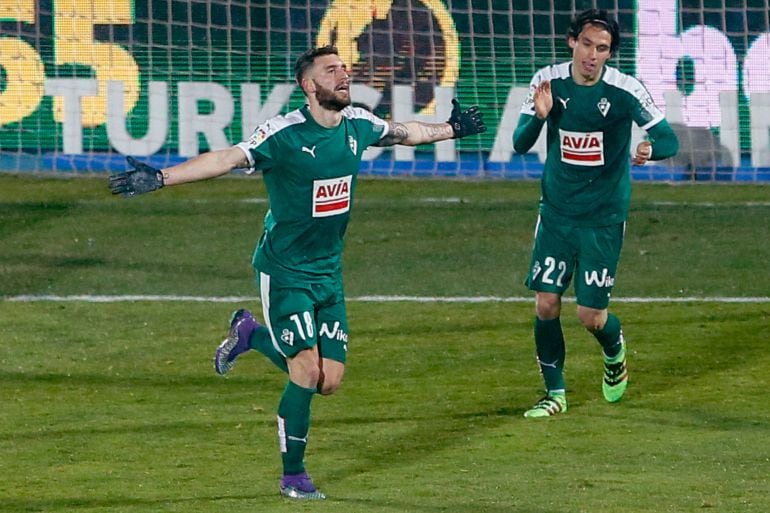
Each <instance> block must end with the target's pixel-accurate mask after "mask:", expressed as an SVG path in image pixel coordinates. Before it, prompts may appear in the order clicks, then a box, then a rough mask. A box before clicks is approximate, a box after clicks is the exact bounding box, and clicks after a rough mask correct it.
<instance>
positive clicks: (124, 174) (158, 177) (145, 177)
mask: <svg viewBox="0 0 770 513" xmlns="http://www.w3.org/2000/svg"><path fill="white" fill-rule="evenodd" d="M126 161H127V162H128V165H129V166H132V167H133V168H134V169H131V170H129V171H121V172H119V173H113V174H111V175H110V191H112V194H122V195H123V197H124V198H130V197H132V196H136V195H138V194H144V193H145V192H152V191H156V190H158V189H160V188H161V187H163V185H164V183H163V173H161V172H160V169H155V168H154V167H152V166H148V165H147V164H142V163H141V162H139V161H137V160H136V159H135V158H134V157H126Z"/></svg>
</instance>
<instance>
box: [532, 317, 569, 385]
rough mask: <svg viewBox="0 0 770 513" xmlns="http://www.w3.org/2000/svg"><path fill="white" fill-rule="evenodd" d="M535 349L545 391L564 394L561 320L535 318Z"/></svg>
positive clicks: (563, 355) (563, 354)
mask: <svg viewBox="0 0 770 513" xmlns="http://www.w3.org/2000/svg"><path fill="white" fill-rule="evenodd" d="M535 347H536V349H537V360H538V363H539V364H540V372H541V373H542V374H543V381H544V382H545V389H546V390H548V391H559V392H561V393H564V388H565V385H564V358H565V356H566V350H565V348H564V333H563V332H562V329H561V320H560V319H559V318H558V317H557V318H556V319H549V320H547V321H543V320H541V319H538V318H537V317H535Z"/></svg>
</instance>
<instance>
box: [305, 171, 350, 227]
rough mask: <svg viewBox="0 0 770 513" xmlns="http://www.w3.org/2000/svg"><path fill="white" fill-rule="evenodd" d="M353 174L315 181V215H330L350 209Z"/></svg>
mask: <svg viewBox="0 0 770 513" xmlns="http://www.w3.org/2000/svg"><path fill="white" fill-rule="evenodd" d="M352 182H353V176H352V175H347V176H341V177H339V178H331V179H328V180H314V181H313V217H329V216H336V215H339V214H344V213H345V212H347V211H349V210H350V199H351V190H350V188H351V184H352Z"/></svg>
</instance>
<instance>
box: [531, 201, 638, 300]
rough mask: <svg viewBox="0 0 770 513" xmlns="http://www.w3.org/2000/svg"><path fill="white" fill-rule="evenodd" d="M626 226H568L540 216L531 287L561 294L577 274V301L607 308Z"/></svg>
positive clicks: (536, 231) (533, 250)
mask: <svg viewBox="0 0 770 513" xmlns="http://www.w3.org/2000/svg"><path fill="white" fill-rule="evenodd" d="M625 230H626V223H617V224H613V225H609V226H599V227H588V226H568V225H563V224H559V223H553V222H548V221H546V220H544V219H543V218H542V216H541V217H539V218H538V220H537V226H536V228H535V243H534V246H533V248H532V261H531V264H530V267H529V275H528V276H527V279H526V281H525V285H527V287H529V289H530V290H535V291H538V292H553V293H556V294H559V295H562V294H564V292H565V291H566V290H567V288H568V287H569V285H570V283H571V282H572V278H573V276H576V279H575V296H576V299H577V303H578V304H579V305H581V306H586V307H589V308H596V309H598V310H603V309H605V308H607V305H609V302H610V295H611V293H612V287H613V286H614V285H615V271H616V270H617V267H618V260H619V259H620V250H621V248H622V247H623V236H624V235H625Z"/></svg>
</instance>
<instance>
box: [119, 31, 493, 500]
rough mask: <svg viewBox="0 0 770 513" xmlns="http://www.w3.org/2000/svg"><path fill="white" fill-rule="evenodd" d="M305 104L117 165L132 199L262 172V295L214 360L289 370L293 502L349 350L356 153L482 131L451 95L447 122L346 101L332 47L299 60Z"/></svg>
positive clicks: (288, 461) (283, 414)
mask: <svg viewBox="0 0 770 513" xmlns="http://www.w3.org/2000/svg"><path fill="white" fill-rule="evenodd" d="M295 77H296V80H297V83H298V84H299V86H300V87H301V88H302V91H303V93H304V94H305V96H306V98H307V104H306V105H305V106H304V107H302V108H300V109H297V110H295V111H292V112H290V113H288V114H286V115H285V116H276V117H274V118H271V119H269V120H267V121H266V122H265V123H263V124H261V125H260V126H258V127H257V129H256V130H255V131H254V133H253V134H252V135H251V137H250V138H249V139H248V140H246V141H244V142H241V143H239V144H237V145H235V146H233V147H231V148H227V149H223V150H219V151H212V152H209V153H204V154H202V155H199V156H198V157H195V158H192V159H190V160H188V161H186V162H183V163H181V164H178V165H176V166H173V167H170V168H168V169H162V170H159V169H154V168H151V167H149V166H147V165H145V164H142V163H139V162H137V161H136V160H134V159H131V158H129V163H130V164H131V165H132V166H133V167H134V169H132V170H129V171H128V172H120V173H115V174H113V175H112V176H111V177H110V187H111V189H112V192H113V193H115V194H122V195H124V196H133V195H136V194H141V193H144V192H149V191H152V190H155V189H159V188H161V187H164V186H170V185H178V184H182V183H187V182H194V181H198V180H205V179H209V178H214V177H217V176H220V175H224V174H226V173H228V172H230V171H232V170H234V169H236V168H248V169H249V172H255V171H261V172H262V176H263V178H264V181H265V185H266V187H267V193H268V197H269V202H270V209H269V210H268V212H267V214H266V216H265V220H264V231H263V233H262V236H261V238H260V240H259V242H258V244H257V247H256V250H255V252H254V256H253V265H254V269H255V271H256V276H257V284H258V287H259V290H260V295H261V306H262V318H263V321H262V322H259V321H257V319H256V318H255V317H254V315H252V313H251V312H250V311H249V310H246V309H239V310H237V311H236V312H234V314H233V317H232V319H231V321H230V329H229V331H228V334H227V337H226V338H225V340H224V341H223V342H222V343H221V344H220V345H219V347H218V348H217V349H216V352H215V357H214V367H215V370H216V372H217V373H218V374H226V373H227V372H229V371H230V370H231V369H232V368H233V365H234V364H235V362H236V358H237V357H238V356H240V355H242V354H243V353H245V352H247V351H249V350H250V349H256V350H257V351H259V352H260V353H262V354H263V355H265V356H266V357H267V358H269V359H270V361H272V362H273V363H274V364H275V365H276V366H277V367H278V368H280V369H281V370H282V371H283V372H286V373H287V374H288V381H287V385H286V388H285V389H284V392H283V395H282V397H281V400H280V403H279V405H278V416H277V421H278V439H279V446H280V452H281V459H282V463H283V475H282V477H281V480H280V492H281V495H283V496H284V497H288V498H291V499H308V500H314V499H324V498H325V495H324V494H323V493H321V492H320V491H319V490H317V489H316V487H315V486H314V484H313V482H312V480H311V479H310V477H309V476H308V474H307V472H306V471H305V461H304V455H305V448H306V446H307V443H308V432H309V426H310V404H311V401H312V400H313V398H314V397H315V395H316V394H322V395H328V394H332V393H334V392H335V391H336V390H337V388H338V387H339V386H340V384H341V382H342V376H343V374H344V371H345V362H346V360H347V353H348V342H349V340H348V319H347V312H346V307H345V296H344V291H343V286H342V269H341V260H342V249H343V238H344V235H345V230H346V228H347V225H348V220H349V218H350V212H351V209H352V207H353V201H354V196H355V190H356V178H357V175H358V169H359V165H360V163H361V158H362V155H363V152H364V150H365V149H366V148H367V147H369V146H391V145H394V144H402V145H407V146H416V145H418V144H427V143H433V142H437V141H443V140H446V139H451V138H461V137H465V136H469V135H474V134H478V133H480V132H483V131H484V130H486V127H485V125H484V122H483V119H482V116H481V113H480V112H479V109H478V107H471V108H469V109H467V110H462V109H461V108H460V106H459V104H458V103H457V101H456V100H453V103H454V109H453V110H452V113H451V116H450V118H449V120H448V121H447V122H445V123H423V122H418V121H408V122H404V123H398V122H394V121H385V120H383V119H381V118H379V117H377V116H375V115H373V114H372V113H371V112H369V111H367V110H364V109H362V108H359V107H353V106H351V98H350V77H349V75H348V72H347V69H346V67H345V64H344V63H343V62H342V60H341V59H340V57H339V55H338V53H337V50H336V49H335V48H334V47H331V46H327V47H321V48H316V49H311V50H309V51H307V52H305V53H304V54H303V55H302V56H300V57H299V59H298V60H297V62H296V64H295Z"/></svg>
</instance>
